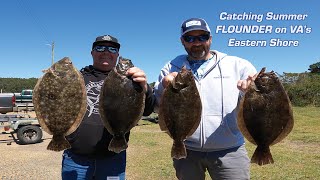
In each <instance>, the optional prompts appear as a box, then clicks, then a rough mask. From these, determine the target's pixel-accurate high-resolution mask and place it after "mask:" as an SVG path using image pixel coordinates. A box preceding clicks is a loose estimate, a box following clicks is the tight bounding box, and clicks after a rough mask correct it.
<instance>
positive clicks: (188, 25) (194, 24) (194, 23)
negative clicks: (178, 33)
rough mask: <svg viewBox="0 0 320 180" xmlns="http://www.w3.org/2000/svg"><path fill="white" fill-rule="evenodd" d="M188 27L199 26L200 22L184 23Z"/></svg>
mask: <svg viewBox="0 0 320 180" xmlns="http://www.w3.org/2000/svg"><path fill="white" fill-rule="evenodd" d="M190 26H201V22H200V21H189V22H187V23H186V27H190Z"/></svg>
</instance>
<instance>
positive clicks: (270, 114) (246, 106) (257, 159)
mask: <svg viewBox="0 0 320 180" xmlns="http://www.w3.org/2000/svg"><path fill="white" fill-rule="evenodd" d="M293 124H294V121H293V113H292V107H291V103H290V100H289V98H288V95H287V93H286V91H285V89H284V87H283V85H282V84H281V82H280V81H279V78H278V77H277V76H276V74H275V73H274V72H273V71H271V72H265V68H262V70H261V71H260V73H259V74H258V75H257V77H256V79H255V80H254V81H253V82H252V83H251V84H250V85H249V87H248V89H247V92H246V93H245V95H244V97H243V99H242V100H241V103H240V109H239V113H238V126H239V129H240V130H241V132H242V134H243V135H244V136H245V137H246V139H247V140H248V141H250V142H251V143H253V144H255V145H257V148H256V150H255V152H254V154H253V156H252V158H251V162H252V163H256V164H258V165H264V164H269V163H273V162H274V160H273V158H272V155H271V152H270V147H269V146H271V145H274V144H276V143H278V142H280V141H281V140H283V139H284V138H285V137H286V136H287V135H288V134H289V133H290V132H291V130H292V128H293Z"/></svg>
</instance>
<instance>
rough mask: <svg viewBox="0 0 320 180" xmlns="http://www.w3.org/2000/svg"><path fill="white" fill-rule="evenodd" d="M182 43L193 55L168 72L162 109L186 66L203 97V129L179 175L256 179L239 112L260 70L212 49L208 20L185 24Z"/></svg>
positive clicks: (158, 89)
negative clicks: (167, 93)
mask: <svg viewBox="0 0 320 180" xmlns="http://www.w3.org/2000/svg"><path fill="white" fill-rule="evenodd" d="M180 39H181V43H182V45H183V46H184V48H185V50H186V52H187V54H185V55H180V56H177V57H176V58H175V59H173V60H171V61H169V62H168V63H167V64H166V65H165V66H164V67H163V68H162V70H161V73H160V75H159V78H158V81H157V82H156V84H155V88H154V93H155V96H156V99H157V104H158V105H159V102H160V98H161V95H162V92H163V90H164V88H165V87H166V86H167V85H168V83H169V82H170V81H172V80H173V78H174V77H175V76H176V75H177V72H179V71H180V69H181V67H182V66H183V65H186V67H187V69H191V70H192V72H193V74H194V78H195V83H196V85H197V88H198V91H199V93H200V97H201V102H202V115H201V121H200V125H199V126H198V128H197V130H196V131H195V132H194V133H193V134H192V135H191V136H190V137H188V138H187V139H186V141H185V145H186V148H187V157H186V158H184V159H179V160H178V159H173V161H174V163H173V164H174V168H175V170H176V176H177V178H178V179H183V180H188V179H190V180H194V179H197V180H204V179H205V172H206V171H207V170H208V172H209V174H210V176H211V178H212V179H219V180H220V179H250V171H249V167H250V160H249V158H248V155H247V151H246V149H245V146H244V143H245V141H244V137H243V135H242V134H241V132H240V130H239V129H238V126H237V108H238V105H239V104H238V102H239V99H240V98H239V97H240V96H241V95H243V93H244V92H245V90H246V88H247V87H248V85H249V84H250V82H251V81H252V80H254V75H255V74H256V69H255V68H254V66H253V65H252V64H251V63H250V62H249V61H247V60H244V59H241V58H238V57H235V56H229V55H227V54H224V53H221V52H218V51H216V50H210V46H211V43H212V36H211V31H210V28H209V26H208V24H207V23H206V21H205V20H204V19H201V18H191V19H188V20H186V21H184V22H183V23H182V25H181V38H180Z"/></svg>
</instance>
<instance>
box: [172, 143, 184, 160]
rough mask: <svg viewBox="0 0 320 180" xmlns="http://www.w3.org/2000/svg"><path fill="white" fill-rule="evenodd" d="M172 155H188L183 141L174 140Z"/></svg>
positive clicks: (175, 156)
mask: <svg viewBox="0 0 320 180" xmlns="http://www.w3.org/2000/svg"><path fill="white" fill-rule="evenodd" d="M171 157H172V158H175V159H182V158H186V157H187V150H186V147H185V145H184V143H183V141H173V145H172V148H171Z"/></svg>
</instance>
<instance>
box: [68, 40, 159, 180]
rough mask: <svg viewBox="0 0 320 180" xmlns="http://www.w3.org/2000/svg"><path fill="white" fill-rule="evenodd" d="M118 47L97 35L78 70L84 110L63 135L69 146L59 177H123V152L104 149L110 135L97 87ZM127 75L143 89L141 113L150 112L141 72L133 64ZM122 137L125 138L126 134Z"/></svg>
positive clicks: (149, 94) (147, 89)
mask: <svg viewBox="0 0 320 180" xmlns="http://www.w3.org/2000/svg"><path fill="white" fill-rule="evenodd" d="M119 50H120V43H119V42H118V40H117V39H116V38H115V37H113V36H111V35H104V36H99V37H97V38H96V40H95V41H94V42H93V44H92V50H91V55H92V58H93V64H92V65H89V66H86V67H84V68H82V69H81V71H80V72H81V73H82V75H83V77H84V80H85V85H86V90H87V112H86V114H85V116H84V118H83V120H82V122H81V124H80V126H79V127H78V129H77V130H76V131H75V132H74V133H72V134H70V135H69V136H67V139H68V141H69V142H70V144H71V148H70V149H67V150H65V151H64V152H63V160H62V179H67V180H70V179H120V180H124V179H125V169H126V151H122V152H120V153H119V154H117V153H114V152H111V151H109V150H108V147H107V145H108V144H109V142H110V141H111V139H112V135H111V134H110V133H109V132H108V131H107V129H105V128H104V126H103V124H102V121H101V119H100V115H99V111H98V104H99V93H100V89H101V86H102V84H103V81H104V79H105V78H106V77H107V76H108V73H109V72H110V71H111V70H112V69H113V68H114V67H115V65H116V63H117V59H118V57H119ZM127 74H128V76H131V77H132V79H133V80H134V81H136V82H139V83H140V85H141V87H142V88H143V89H144V91H145V92H146V100H145V110H144V114H143V115H145V116H147V115H149V114H151V113H152V111H153V105H154V103H155V99H154V97H153V94H152V89H151V88H150V87H149V85H148V84H147V79H146V75H145V73H144V72H143V71H142V70H141V69H139V68H137V67H133V68H130V69H129V70H128V71H127ZM126 139H127V141H128V140H129V133H127V134H126Z"/></svg>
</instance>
